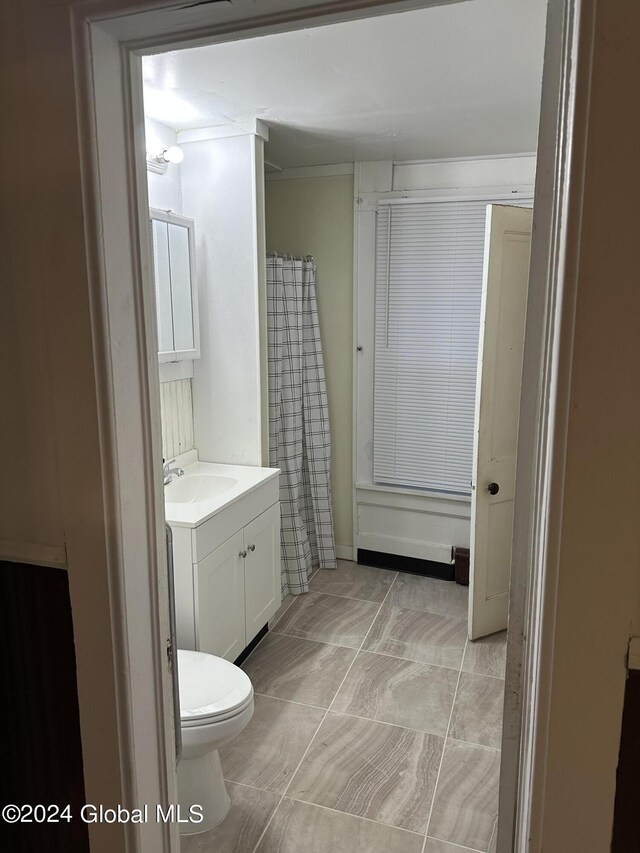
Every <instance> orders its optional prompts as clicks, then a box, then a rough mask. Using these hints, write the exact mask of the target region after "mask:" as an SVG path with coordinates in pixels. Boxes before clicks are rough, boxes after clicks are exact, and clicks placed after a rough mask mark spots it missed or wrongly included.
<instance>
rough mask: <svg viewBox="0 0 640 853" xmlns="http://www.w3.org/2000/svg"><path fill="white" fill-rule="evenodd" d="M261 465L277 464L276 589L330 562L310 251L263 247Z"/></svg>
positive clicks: (303, 583) (327, 452) (326, 444)
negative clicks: (265, 444)
mask: <svg viewBox="0 0 640 853" xmlns="http://www.w3.org/2000/svg"><path fill="white" fill-rule="evenodd" d="M267 338H268V364H269V465H270V466H271V467H272V468H279V469H280V519H281V522H280V523H281V543H282V551H281V556H282V594H283V597H284V596H286V595H287V593H291V594H293V595H297V594H299V593H303V592H308V590H309V578H310V576H311V573H312V572H313V570H314V569H335V568H336V555H335V546H334V535H333V511H332V506H331V431H330V427H329V407H328V401H327V386H326V379H325V371H324V359H323V351H322V340H321V335H320V323H319V318H318V307H317V301H316V264H315V261H314V259H313V257H311V256H310V255H307V256H305V257H295V256H293V255H289V254H283V253H278V252H270V253H269V254H268V255H267Z"/></svg>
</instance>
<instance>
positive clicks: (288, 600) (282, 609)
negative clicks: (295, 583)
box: [269, 592, 296, 629]
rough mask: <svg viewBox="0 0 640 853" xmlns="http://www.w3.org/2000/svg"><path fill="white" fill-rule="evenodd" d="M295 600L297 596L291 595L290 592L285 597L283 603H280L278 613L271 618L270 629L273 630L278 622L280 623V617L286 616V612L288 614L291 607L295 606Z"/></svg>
mask: <svg viewBox="0 0 640 853" xmlns="http://www.w3.org/2000/svg"><path fill="white" fill-rule="evenodd" d="M295 598H296V596H295V595H291V593H290V592H288V593H287V594H286V595H285V597H284V598H283V599H282V601H281V602H280V607H278V609H277V610H276V612H275V613H274V614H273V616H272V617H271V619H269V628H270V629H271V628H273V626H274V625H275V624H276V622H277V621H278V619H279V618H280V617H281V616H282V615H283V614H284V613H285V612H286V611H287V610H288V609H289V608H290V607H291V605H292V604H293V602H294V601H295Z"/></svg>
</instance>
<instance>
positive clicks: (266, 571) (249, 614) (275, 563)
mask: <svg viewBox="0 0 640 853" xmlns="http://www.w3.org/2000/svg"><path fill="white" fill-rule="evenodd" d="M244 549H245V551H246V553H247V556H246V559H245V561H244V601H245V614H246V623H245V624H246V629H245V630H246V636H247V644H248V643H250V642H251V640H252V639H253V638H254V637H255V635H256V634H257V633H258V631H260V629H261V628H263V627H264V626H265V625H266V624H267V622H268V621H269V619H271V617H272V616H273V614H274V613H275V612H276V610H277V609H278V607H280V599H281V592H280V589H281V584H280V504H274V505H273V506H272V507H269V509H268V510H267V511H266V512H263V513H262V514H261V515H259V516H258V517H257V518H254V520H253V521H252V522H251V523H250V524H247V526H246V527H245V529H244Z"/></svg>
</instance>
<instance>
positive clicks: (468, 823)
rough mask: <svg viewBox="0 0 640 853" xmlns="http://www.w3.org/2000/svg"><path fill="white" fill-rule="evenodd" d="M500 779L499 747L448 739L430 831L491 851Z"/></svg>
mask: <svg viewBox="0 0 640 853" xmlns="http://www.w3.org/2000/svg"><path fill="white" fill-rule="evenodd" d="M499 779H500V753H499V752H498V751H497V750H495V749H487V747H484V746H475V745H474V744H469V743H460V742H459V741H454V740H447V743H446V746H445V750H444V758H443V761H442V768H441V770H440V776H439V778H438V786H437V788H436V795H435V798H434V801H433V808H432V809H431V821H430V823H429V829H428V832H427V834H428V835H429V836H430V837H434V838H437V839H441V840H443V841H450V842H451V843H453V844H459V845H461V846H462V847H470V848H471V849H472V850H481V851H486V850H488V848H489V843H490V842H491V837H492V834H493V830H494V826H495V824H496V821H497V819H498V785H499Z"/></svg>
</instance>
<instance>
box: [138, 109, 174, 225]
mask: <svg viewBox="0 0 640 853" xmlns="http://www.w3.org/2000/svg"><path fill="white" fill-rule="evenodd" d="M144 132H145V137H146V142H147V151H148V152H149V153H151V154H156V153H160V152H161V151H162V150H163V149H164V148H170V147H171V146H172V145H176V144H177V141H178V134H177V133H176V132H175V130H173V129H172V128H170V127H167V126H166V124H160V122H159V121H154V120H153V119H150V118H148V117H147V118H145V121H144ZM180 171H181V165H180V163H169V164H168V165H167V171H166V172H164V173H163V174H158V173H157V172H151V171H149V170H147V184H148V186H149V206H150V207H158V208H160V210H172V211H173V212H174V213H182V180H181V176H180Z"/></svg>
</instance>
